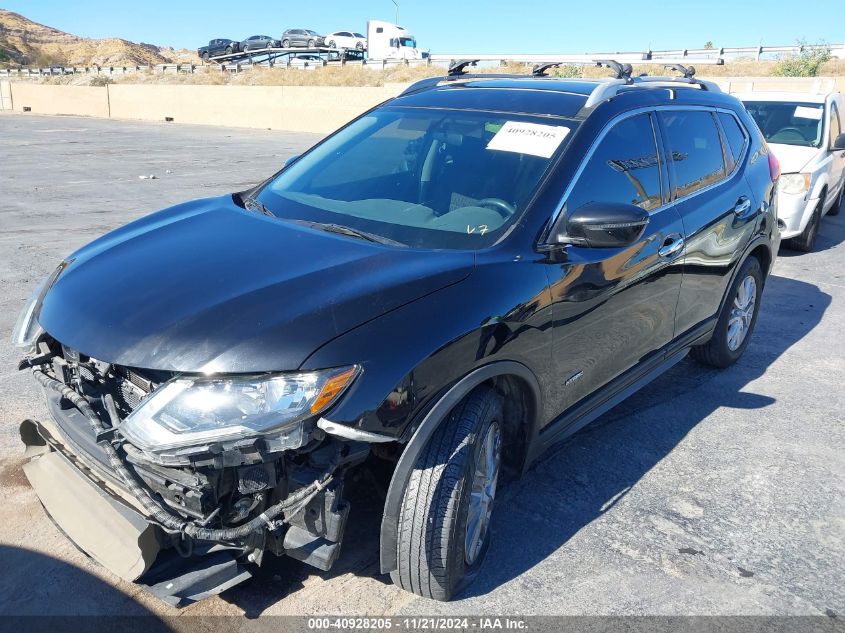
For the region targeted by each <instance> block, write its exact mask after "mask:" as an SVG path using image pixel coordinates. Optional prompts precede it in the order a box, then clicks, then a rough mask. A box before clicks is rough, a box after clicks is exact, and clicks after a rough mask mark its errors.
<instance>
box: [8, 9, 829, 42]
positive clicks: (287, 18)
mask: <svg viewBox="0 0 845 633" xmlns="http://www.w3.org/2000/svg"><path fill="white" fill-rule="evenodd" d="M397 1H398V2H399V5H400V6H399V23H400V24H402V25H403V26H405V27H407V28H408V29H409V30H411V31H412V32H413V33H414V35H416V37H417V41H418V43H419V46H420V47H422V48H425V49H430V50H431V51H432V52H434V53H461V52H472V53H499V52H502V53H538V54H539V53H570V54H574V53H585V52H590V53H600V52H614V51H634V50H645V49H648V48H649V47H650V48H652V49H654V50H659V49H666V48H681V47H686V48H696V47H701V46H703V45H704V43H705V42H707V41H712V42H713V43H714V44H715V45H716V46H728V47H730V46H754V45H757V44H760V43H761V42H762V43H763V44H764V45H768V46H773V45H784V44H793V43H794V42H795V40H796V39H799V38H800V39H805V40H807V41H808V42H810V43H815V42H818V41H826V42H828V43H843V42H845V2H843V1H842V0H812V1H811V2H806V1H805V2H799V1H797V0H765V1H764V0H753V1H748V0H696V1H690V0H674V1H672V2H670V1H667V0H663V1H660V2H655V1H653V0H639V1H635V0H628V1H622V0H602V1H601V2H597V1H592V2H590V1H589V0H588V1H586V2H585V1H581V2H566V1H562V0H486V1H482V0H397ZM0 6H2V7H3V8H5V9H9V10H11V11H15V12H17V13H21V14H23V15H24V16H26V17H28V18H30V19H32V20H35V21H36V22H41V23H42V24H47V25H48V26H53V27H56V28H58V29H61V30H63V31H68V32H70V33H74V34H76V35H82V36H86V37H122V38H125V39H128V40H133V41H136V42H148V43H151V44H158V45H166V46H176V47H184V48H196V47H197V46H200V45H203V44H205V43H206V42H207V40H208V39H210V38H213V37H228V38H231V39H243V38H245V37H248V36H249V35H254V34H267V35H271V36H276V37H278V36H279V35H281V33H282V31H283V30H284V29H285V28H310V29H314V30H317V31H321V32H330V31H336V30H356V31H364V29H365V28H366V23H367V20H368V19H384V20H390V21H393V20H394V18H395V10H396V9H395V7H394V5H393V2H392V0H363V1H360V2H354V1H352V0H311V1H308V0H288V1H287V2H283V1H281V0H258V1H247V2H234V1H232V0H203V2H196V1H192V0H138V1H134V2H133V1H131V0H130V1H125V2H119V1H115V0H78V1H75V0H0ZM802 9H803V10H802Z"/></svg>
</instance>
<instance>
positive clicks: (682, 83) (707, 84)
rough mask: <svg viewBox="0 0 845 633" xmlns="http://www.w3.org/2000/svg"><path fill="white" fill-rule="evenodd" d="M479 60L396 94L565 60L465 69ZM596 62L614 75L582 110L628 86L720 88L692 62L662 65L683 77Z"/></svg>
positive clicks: (542, 73)
mask: <svg viewBox="0 0 845 633" xmlns="http://www.w3.org/2000/svg"><path fill="white" fill-rule="evenodd" d="M478 61H480V60H477V59H459V60H456V61H454V62H452V63H451V64H450V65H449V70H448V72H447V74H446V76H438V77H428V78H426V79H421V80H419V81H417V82H414V83H413V84H411V85H410V86H408V87H407V88H406V89H405V90H404V91H403V92H402V93H401V94H400V95H399V96H400V97H404V96H407V95H410V94H414V93H417V92H421V91H423V90H427V89H428V88H433V87H434V86H437V85H439V84H441V83H448V82H453V81H454V82H457V81H467V80H470V79H527V78H530V77H547V76H548V75H547V74H546V71H547V70H548V69H549V68H555V67H557V66H560V65H561V64H562V63H564V62H542V63H538V64H535V65H534V67H533V68H532V70H531V74H529V75H526V74H516V73H467V72H466V68H467V67H468V66H475V65H476V63H477V62H478ZM595 64H596V66H602V67H605V68H610V69H611V70H612V71H613V73H614V77H613V78H612V79H607V80H605V81H602V82H601V83H600V84H599V85H597V86H596V87H595V88H594V89H593V91H592V92H591V93H590V95H589V97H588V98H587V102H586V103H585V104H584V107H583V108H582V111H583V110H587V109H590V108H594V107H595V106H597V105H598V104H600V103H602V102H603V101H607V100H608V99H612V98H613V97H615V96H616V95H617V94H618V93H619V91H620V90H621V89H623V88H625V87H628V86H641V87H643V88H682V87H683V88H692V87H696V88H699V89H701V90H707V91H708V92H722V90H721V89H720V88H719V86H718V85H717V84H715V83H713V82H711V81H703V80H701V79H696V78H695V68H693V67H692V66H682V65H681V64H678V63H674V62H673V63H667V64H664V67H665V68H668V69H670V70H676V71H678V72H679V73H681V74H682V75H683V76H682V77H650V76H648V75H642V76H639V77H632V76H631V74H632V72H633V69H632V67H631V64H628V63H620V62H617V61H616V60H613V59H600V60H596V62H595Z"/></svg>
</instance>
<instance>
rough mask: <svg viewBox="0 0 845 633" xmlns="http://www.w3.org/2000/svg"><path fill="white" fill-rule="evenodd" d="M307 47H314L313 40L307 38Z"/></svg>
mask: <svg viewBox="0 0 845 633" xmlns="http://www.w3.org/2000/svg"><path fill="white" fill-rule="evenodd" d="M308 48H314V40H308Z"/></svg>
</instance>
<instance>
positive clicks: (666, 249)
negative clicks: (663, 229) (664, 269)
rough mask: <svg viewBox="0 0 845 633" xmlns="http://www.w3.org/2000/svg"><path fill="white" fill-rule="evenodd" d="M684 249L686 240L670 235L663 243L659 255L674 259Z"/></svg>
mask: <svg viewBox="0 0 845 633" xmlns="http://www.w3.org/2000/svg"><path fill="white" fill-rule="evenodd" d="M683 247H684V238H682V237H681V236H680V235H669V236H667V237H666V239H665V240H664V241H663V246H661V247H660V248H659V249H658V251H657V254H658V255H660V256H661V257H665V258H669V257H674V256H675V255H677V254H678V253H679V252H680V251H681V249H682V248H683Z"/></svg>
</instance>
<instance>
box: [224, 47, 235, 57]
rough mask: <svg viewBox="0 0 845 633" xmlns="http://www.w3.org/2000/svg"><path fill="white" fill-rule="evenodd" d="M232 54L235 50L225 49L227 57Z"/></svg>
mask: <svg viewBox="0 0 845 633" xmlns="http://www.w3.org/2000/svg"><path fill="white" fill-rule="evenodd" d="M234 52H235V49H233V48H232V47H231V46H227V47H226V54H227V55H231V54H232V53H234Z"/></svg>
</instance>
